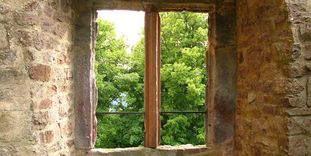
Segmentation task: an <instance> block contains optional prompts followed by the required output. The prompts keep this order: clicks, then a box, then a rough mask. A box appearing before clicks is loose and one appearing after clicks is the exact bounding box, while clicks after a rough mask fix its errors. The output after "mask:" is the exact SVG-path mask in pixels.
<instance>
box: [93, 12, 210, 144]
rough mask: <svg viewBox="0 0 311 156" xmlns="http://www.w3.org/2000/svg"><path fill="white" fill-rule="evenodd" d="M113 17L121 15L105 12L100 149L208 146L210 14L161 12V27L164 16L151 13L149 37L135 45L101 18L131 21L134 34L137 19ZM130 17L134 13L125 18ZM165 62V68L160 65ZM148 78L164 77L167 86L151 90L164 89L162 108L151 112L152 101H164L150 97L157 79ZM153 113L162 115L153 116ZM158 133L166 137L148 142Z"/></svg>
mask: <svg viewBox="0 0 311 156" xmlns="http://www.w3.org/2000/svg"><path fill="white" fill-rule="evenodd" d="M111 12H115V11H99V17H100V18H99V20H98V24H99V31H98V36H97V40H96V41H97V42H96V64H95V70H96V81H97V87H98V92H99V101H98V107H97V113H96V116H97V120H98V124H97V140H96V147H99V148H117V147H135V146H140V145H145V146H147V147H156V146H157V145H158V143H159V142H160V141H159V140H161V144H165V145H179V144H193V145H198V144H204V142H205V140H204V138H205V132H204V131H205V130H204V120H205V119H206V115H207V114H206V108H205V95H206V93H205V88H206V85H205V84H207V74H206V73H207V72H206V62H205V60H206V49H207V17H208V16H207V14H203V13H190V12H163V13H160V16H161V20H162V21H161V22H160V20H159V18H158V13H152V12H151V13H146V16H147V18H145V20H147V21H148V22H146V21H145V25H146V26H148V28H147V29H146V30H148V31H146V32H147V33H146V36H144V35H143V34H144V32H143V29H141V31H140V32H141V33H140V37H139V39H137V40H136V41H135V42H133V39H130V41H128V40H126V38H125V36H122V35H120V34H117V33H116V31H115V29H116V28H117V27H115V26H114V25H113V24H112V23H110V22H108V21H105V20H103V19H101V14H104V15H105V14H106V15H107V16H108V17H112V18H113V19H118V20H122V21H123V22H124V21H126V22H125V23H123V27H125V28H126V29H127V30H128V31H131V32H133V29H132V27H130V26H129V25H128V23H133V19H132V18H129V17H126V15H122V14H117V15H114V16H113V15H111ZM119 12H120V11H119ZM121 12H122V11H121ZM130 12H133V11H127V12H123V13H125V14H129V13H130ZM140 13H142V14H144V13H143V12H140ZM102 17H103V16H102ZM122 17H125V18H126V19H124V18H123V19H122ZM136 17H137V16H136ZM133 18H134V17H133ZM142 21H144V19H143V18H142ZM159 23H161V25H159ZM157 27H159V28H157ZM160 28H161V29H160ZM159 30H161V35H160V32H158V31H159ZM130 36H131V35H130ZM160 36H161V38H159V37H160ZM146 37H148V38H149V39H148V38H146ZM145 38H146V39H145ZM126 41H128V42H126ZM145 41H146V43H145ZM160 42H161V43H160ZM159 43H160V44H161V46H159ZM145 47H146V48H149V49H145ZM160 47H161V48H160ZM157 48H160V49H159V51H161V58H159V59H158V60H157V59H155V57H159V56H160V54H158V50H156V49H157ZM146 53H147V54H146ZM148 55H149V56H148ZM151 55H152V56H151ZM150 56H151V57H150ZM144 58H145V59H146V60H145V59H144ZM160 60H161V63H156V62H157V61H159V62H160ZM150 61H151V62H152V61H155V62H154V63H150ZM148 62H149V63H148ZM156 66H159V67H160V70H158V69H157V68H158V67H156ZM149 67H151V68H152V70H153V71H150V70H149V69H151V68H149ZM153 68H155V69H153ZM145 71H146V72H147V80H146V73H145ZM158 71H159V72H160V73H161V74H160V73H157V72H158ZM148 74H155V75H156V76H157V75H161V82H158V83H159V84H161V87H160V85H157V84H155V85H151V87H155V88H152V89H151V90H150V91H151V92H152V91H154V89H155V90H157V89H156V88H157V87H159V90H161V100H160V99H159V101H161V104H160V105H159V107H160V109H158V108H150V106H152V105H150V104H148V105H147V106H148V107H147V108H144V102H145V106H146V98H147V100H148V99H150V98H151V97H153V98H158V97H159V98H160V96H158V95H155V96H154V95H153V93H151V94H150V92H148V91H147V92H146V88H144V87H145V86H144V81H145V83H146V81H147V83H148V82H152V80H153V78H151V79H150V75H149V78H148ZM144 75H145V76H144ZM153 76H154V75H153ZM153 76H151V77H153ZM144 79H145V80H144ZM156 79H157V80H160V78H156ZM152 83H154V82H152ZM155 83H156V82H155ZM147 90H148V89H147ZM144 93H145V95H144ZM144 98H145V99H144ZM149 102H151V103H153V102H155V101H153V100H151V101H149ZM156 103H157V102H156ZM152 107H153V106H152ZM151 113H156V114H158V115H156V116H152V115H151V116H149V115H150V114H151ZM158 116H160V118H159V119H160V120H159V123H158V124H159V125H157V126H155V125H151V124H150V123H157V122H155V120H157V118H158ZM144 117H145V119H144ZM146 117H147V118H146ZM149 119H150V120H149ZM144 121H145V123H144ZM150 121H152V122H150ZM157 128H161V130H160V129H158V131H159V132H158V133H161V136H159V135H158V134H155V136H159V140H148V139H147V140H146V138H152V139H155V138H156V137H153V136H152V135H154V133H157V132H156V131H157ZM146 131H148V132H146ZM144 135H145V136H144ZM146 135H150V136H147V137H146Z"/></svg>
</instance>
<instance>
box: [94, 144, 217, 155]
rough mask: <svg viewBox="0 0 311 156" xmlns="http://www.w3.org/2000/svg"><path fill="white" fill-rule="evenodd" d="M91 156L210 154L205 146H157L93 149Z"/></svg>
mask: <svg viewBox="0 0 311 156" xmlns="http://www.w3.org/2000/svg"><path fill="white" fill-rule="evenodd" d="M91 155H92V156H188V155H189V156H190V155H191V156H206V155H214V154H211V153H210V151H209V148H208V147H206V146H205V145H200V146H192V145H181V146H167V145H165V146H159V147H158V148H157V149H152V148H146V147H133V148H113V149H93V150H91Z"/></svg>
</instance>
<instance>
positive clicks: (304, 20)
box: [286, 0, 311, 155]
mask: <svg viewBox="0 0 311 156" xmlns="http://www.w3.org/2000/svg"><path fill="white" fill-rule="evenodd" d="M287 4H288V8H289V11H290V16H289V18H290V22H291V29H292V33H293V47H292V59H291V60H290V62H289V64H288V67H287V69H286V71H287V76H288V77H289V78H290V79H291V81H293V82H298V83H299V84H300V85H299V92H297V93H294V94H291V95H288V97H287V98H286V101H287V102H288V104H289V107H290V108H289V109H288V110H287V112H288V114H289V123H288V141H289V144H288V148H289V149H288V152H289V155H311V77H310V74H311V62H310V59H311V1H310V0H299V1H298V0H287Z"/></svg>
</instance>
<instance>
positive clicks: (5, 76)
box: [0, 68, 23, 84]
mask: <svg viewBox="0 0 311 156" xmlns="http://www.w3.org/2000/svg"><path fill="white" fill-rule="evenodd" d="M0 73H1V74H0V83H1V84H7V83H8V82H12V83H15V84H18V83H20V81H21V80H22V78H23V77H22V76H23V74H22V73H21V72H20V71H18V69H15V68H5V69H0Z"/></svg>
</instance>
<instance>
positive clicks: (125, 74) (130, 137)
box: [95, 19, 143, 148]
mask: <svg viewBox="0 0 311 156" xmlns="http://www.w3.org/2000/svg"><path fill="white" fill-rule="evenodd" d="M98 25H99V30H98V36H97V39H96V49H95V51H96V55H95V73H96V84H97V87H98V94H99V96H98V97H99V98H98V106H97V111H99V112H100V111H142V109H143V75H140V73H141V71H140V73H137V71H138V70H133V67H134V66H137V65H135V64H139V65H140V66H141V62H140V61H135V60H139V59H141V56H139V55H138V56H137V57H135V56H132V55H131V56H129V55H128V54H127V52H126V48H127V47H126V43H125V41H124V39H123V38H117V37H116V33H115V28H114V25H113V24H112V23H110V22H108V21H103V20H100V19H99V20H98ZM133 54H134V53H133ZM130 60H131V61H130ZM129 62H134V63H131V64H129ZM135 62H137V63H135ZM142 66H143V65H142ZM97 119H98V122H99V123H98V126H97V132H98V133H97V140H96V147H106V148H115V147H129V146H138V145H141V144H142V143H143V117H142V116H124V115H101V116H97Z"/></svg>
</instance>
